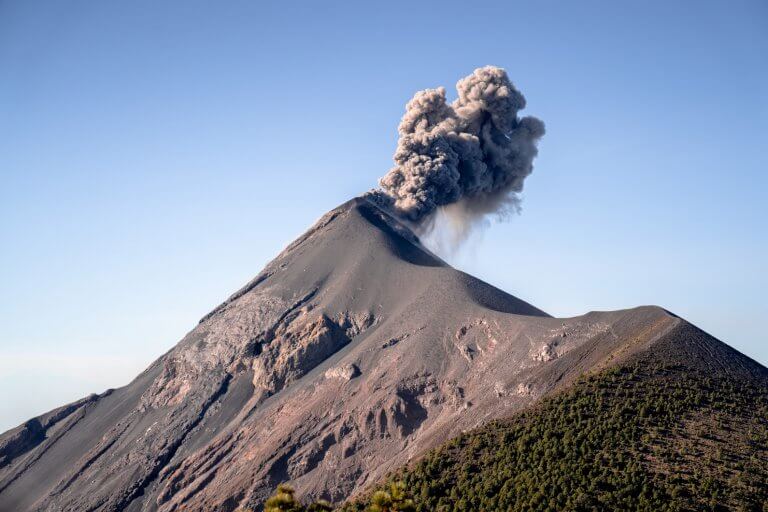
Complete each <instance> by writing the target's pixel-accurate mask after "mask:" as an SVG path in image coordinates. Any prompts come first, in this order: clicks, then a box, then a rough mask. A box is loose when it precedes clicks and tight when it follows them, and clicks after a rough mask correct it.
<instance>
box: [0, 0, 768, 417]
mask: <svg viewBox="0 0 768 512" xmlns="http://www.w3.org/2000/svg"><path fill="white" fill-rule="evenodd" d="M373 6H374V4H372V3H368V2H360V3H358V5H354V6H353V5H345V4H343V3H333V2H323V3H320V2H274V3H268V2H235V1H232V2H217V3H214V2H194V1H184V2H181V1H167V2H148V1H146V2H142V1H135V2H96V1H91V2H77V1H74V2H66V3H65V2H53V1H49V2H45V1H31V2H27V1H21V0H17V1H4V2H0V178H1V179H2V181H1V182H0V183H2V185H1V186H0V247H1V248H2V250H1V251H0V283H2V294H0V325H2V326H3V329H2V334H0V430H5V429H6V428H9V427H11V426H14V425H16V424H18V423H20V422H21V421H23V420H25V419H27V418H29V417H31V416H33V415H36V414H39V413H42V412H44V411H45V410H48V409H50V408H52V407H55V406H57V405H60V404H62V403H64V402H67V401H71V400H74V399H77V398H79V397H81V396H83V395H86V394H88V393H90V392H101V391H103V390H104V389H105V388H107V387H116V386H120V385H123V384H125V383H127V382H128V381H129V380H130V379H131V378H132V377H133V376H134V375H136V374H137V373H138V372H139V371H140V370H141V369H143V368H144V367H146V366H147V365H148V364H149V363H150V362H151V361H152V360H154V359H155V358H156V357H158V356H159V355H161V354H162V353H163V352H165V351H166V350H168V349H169V348H170V347H171V346H173V345H174V344H175V343H176V342H177V341H178V340H179V339H180V338H181V337H182V336H183V335H184V333H185V332H186V331H187V330H189V329H191V328H192V327H193V326H194V325H195V323H196V322H197V320H198V319H199V318H200V317H201V316H203V315H204V314H205V313H206V312H208V311H209V310H210V309H212V308H213V307H214V306H216V305H217V303H219V302H220V301H221V300H223V299H224V298H225V297H226V296H227V295H228V294H229V293H231V292H232V291H234V290H235V289H236V288H238V287H239V286H240V285H241V284H243V283H244V282H246V281H247V280H248V279H249V278H251V277H252V276H253V275H255V274H256V273H257V272H258V271H259V270H260V268H261V267H262V266H263V265H264V264H265V263H266V262H267V261H268V260H269V259H271V258H272V257H273V256H274V255H276V254H277V252H278V251H279V250H280V249H281V248H282V247H283V246H284V245H286V244H287V243H288V242H289V241H290V240H292V239H293V238H295V237H296V236H298V235H299V234H300V233H301V232H302V231H303V230H304V229H305V228H307V227H308V226H309V224H310V223H312V222H313V221H314V220H315V219H316V218H317V217H319V216H320V215H321V214H322V213H324V212H325V211H327V210H328V209H330V208H332V207H334V206H336V205H337V204H339V203H341V202H343V201H345V200H346V199H348V198H349V197H351V196H353V195H356V194H359V193H361V192H363V191H365V190H367V189H369V188H371V187H372V186H374V185H375V182H376V179H377V178H378V177H379V176H381V175H383V174H384V173H385V172H386V171H387V170H388V169H389V167H390V166H391V155H392V152H393V150H394V147H395V143H396V137H397V134H396V126H397V123H398V120H399V118H400V116H401V115H402V112H403V108H404V105H405V102H406V101H407V100H408V99H409V98H410V96H411V95H412V94H413V92H415V91H416V90H419V89H423V88H426V87H434V86H438V85H445V86H446V87H448V91H449V95H454V96H455V90H454V89H453V86H454V84H455V82H456V81H457V80H458V79H459V78H461V77H463V76H465V75H467V74H469V73H470V72H471V71H472V70H473V69H474V68H476V67H478V66H482V65H486V64H494V65H497V66H501V67H504V68H506V69H507V71H508V73H509V75H510V77H511V78H512V80H513V81H514V82H515V84H516V85H517V87H518V88H519V89H520V90H521V91H522V92H523V93H524V94H525V95H526V97H527V99H528V108H527V109H526V111H525V112H524V113H528V114H531V115H536V116H537V117H540V118H541V119H543V120H544V121H545V123H546V125H547V134H546V135H545V137H544V138H543V140H542V142H541V144H540V156H539V158H538V159H537V161H536V164H535V170H534V174H533V175H532V176H531V177H530V178H528V180H527V181H526V189H525V193H524V202H523V211H522V214H521V215H519V216H516V217H514V218H512V219H510V220H509V221H508V222H505V223H500V224H498V223H497V224H494V225H492V226H491V227H490V228H489V229H487V230H486V231H485V232H483V233H482V234H479V235H478V236H475V237H474V238H473V239H472V240H471V241H470V243H469V244H468V246H467V247H465V248H464V250H463V251H462V252H460V253H458V254H456V255H453V256H452V257H451V261H452V262H453V263H454V264H455V265H456V266H458V267H459V268H462V269H463V270H466V271H467V272H470V273H472V274H475V275H477V276H479V277H481V278H483V279H485V280H486V281H489V282H491V283H493V284H495V285H497V286H499V287H501V288H503V289H505V290H507V291H509V292H511V293H513V294H515V295H517V296H519V297H521V298H523V299H525V300H528V301H530V302H532V303H533V304H535V305H537V306H538V307H540V308H542V309H544V310H546V311H547V312H549V313H551V314H554V315H557V316H573V315H579V314H582V313H585V312H587V311H589V310H605V309H618V308H625V307H632V306H636V305H640V304H658V305H661V306H663V307H666V308H667V309H669V310H671V311H673V312H675V313H677V314H679V315H681V316H683V317H685V318H687V319H688V320H690V321H692V322H693V323H695V324H697V325H698V326H700V327H701V328H703V329H705V330H707V331H708V332H710V333H712V334H713V335H715V336H717V337H718V338H720V339H722V340H724V341H726V342H728V343H730V344H731V345H733V346H734V347H736V348H738V349H739V350H741V351H743V352H745V353H746V354H748V355H750V356H751V357H753V358H755V359H757V360H758V361H761V362H762V363H763V364H768V345H767V344H766V335H765V327H764V325H763V323H764V321H765V320H766V319H768V301H767V300H766V290H768V263H766V262H767V261H768V257H766V252H767V251H768V234H767V231H768V230H766V221H768V201H766V199H765V198H766V196H768V178H766V167H767V166H766V164H767V163H768V162H767V161H768V158H767V157H766V141H768V87H766V80H767V79H768V66H766V65H765V62H766V61H768V4H766V3H765V2H761V1H752V2H750V1H729V2H725V1H722V2H699V1H697V2H693V1H691V2H608V1H605V2H578V3H576V2H564V1H563V2H548V1H547V2H509V1H505V2H491V1H489V2H482V3H481V4H479V5H472V4H471V3H466V2H461V3H459V2H456V3H453V2H441V3H420V4H419V5H412V2H394V1H390V2H383V3H382V2H379V3H377V4H375V7H373Z"/></svg>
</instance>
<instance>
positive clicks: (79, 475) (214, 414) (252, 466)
mask: <svg viewBox="0 0 768 512" xmlns="http://www.w3.org/2000/svg"><path fill="white" fill-rule="evenodd" d="M644 354H645V355H648V354H653V355H654V357H656V358H657V359H660V360H664V361H667V362H669V363H674V364H679V365H685V367H686V368H688V370H687V371H689V372H691V373H692V374H701V373H706V374H707V375H715V374H719V373H722V374H726V375H729V376H731V377H733V378H736V379H741V380H743V381H745V382H756V383H758V385H759V386H765V382H766V378H767V375H768V371H767V370H766V369H765V368H764V367H762V366H761V365H759V364H758V363H756V362H754V361H752V360H751V359H749V358H747V357H746V356H743V355H742V354H740V353H738V352H736V351H735V350H733V349H731V348H729V347H728V346H727V345H725V344H723V343H721V342H719V341H717V340H715V339H714V338H712V337H710V336H708V335H707V334H705V333H703V332H702V331H700V330H698V329H697V328H695V327H693V326H692V325H691V324H689V323H687V322H686V321H684V320H682V319H680V318H678V317H676V316H675V315H673V314H670V313H669V312H667V311H665V310H663V309H661V308H658V307H652V306H645V307H639V308H636V309H631V310H624V311H613V312H590V313H588V314H586V315H583V316H580V317H575V318H553V317H551V316H549V315H547V314H546V313H544V312H543V311H541V310H539V309H537V308H536V307H534V306H532V305H530V304H528V303H526V302H524V301H522V300H519V299H517V298H515V297H513V296H511V295H509V294H507V293H505V292H503V291H501V290H499V289H497V288H494V287H493V286H491V285H489V284H486V283H484V282H482V281H480V280H478V279H475V278H473V277H472V276H469V275H467V274H465V273H463V272H460V271H458V270H455V269H453V268H451V267H450V266H449V265H447V264H446V263H445V262H443V261H442V260H441V259H439V258H438V257H437V256H435V255H434V254H432V253H431V252H430V251H429V250H427V249H425V248H424V247H423V246H422V245H421V243H420V242H419V239H418V238H417V237H416V236H415V235H414V234H413V233H412V232H411V230H410V229H409V228H408V227H406V226H405V225H404V224H403V223H402V222H400V221H399V220H398V219H396V218H395V217H394V216H392V215H390V214H389V213H388V212H387V211H385V210H383V209H381V208H380V207H379V206H377V205H376V204H375V203H374V202H371V201H370V200H368V199H366V198H357V199H354V200H352V201H349V202H347V203H345V204H343V205H341V206H340V207H338V208H336V209H334V210H332V211H331V212H329V213H327V214H326V215H324V216H323V217H322V218H321V219H320V220H319V221H318V222H317V223H316V224H315V225H314V226H313V227H312V228H311V229H310V230H309V231H307V232H306V233H305V234H303V235H302V236H301V237H299V238H298V239H297V240H296V241H294V242H293V243H292V244H290V245H289V246H288V247H287V248H286V249H285V250H284V251H283V252H282V253H281V254H280V255H279V256H278V257H277V258H275V259H274V260H273V261H272V262H271V263H269V264H268V265H267V266H266V268H265V269H264V270H263V271H262V272H261V273H260V274H258V276H256V277H255V278H254V279H253V280H252V281H251V282H249V283H248V284H247V285H245V286H244V287H243V288H242V289H240V290H239V291H237V292H236V293H234V294H233V295H232V296H231V297H230V298H229V299H227V300H226V301H225V302H224V303H223V304H221V305H220V306H218V307H217V308H215V309H214V310H213V311H212V312H211V313H209V314H208V315H207V316H205V317H204V318H203V319H202V320H201V321H200V323H199V324H198V325H197V326H195V327H194V329H192V330H191V331H190V332H189V333H188V334H187V335H186V336H185V337H184V338H183V339H182V340H181V341H180V342H179V343H178V344H177V345H176V346H175V347H174V348H173V349H172V350H170V351H169V352H168V353H166V354H165V355H163V356H162V357H160V358H159V359H158V360H157V361H155V362H154V363H153V364H152V365H150V367H149V368H147V369H146V370H145V371H144V372H143V373H142V374H140V375H139V376H138V377H136V379H135V380H134V381H133V382H131V383H130V384H129V385H127V386H125V387H123V388H119V389H115V390H108V391H107V392H105V393H102V394H100V395H91V396H89V397H87V398H84V399H83V400H80V401H78V402H75V403H72V404H69V405H66V406H63V407H61V408H59V409H56V410H53V411H51V412H49V413H47V414H44V415H42V416H39V417H37V418H33V419H31V420H29V421H27V422H26V423H24V424H22V425H20V426H19V427H17V428H15V429H13V430H11V431H9V432H7V433H5V434H3V435H2V436H0V510H2V511H25V510H40V511H85V510H89V511H96V510H98V511H166V512H169V511H175V510H222V511H232V510H234V509H236V508H237V507H238V506H246V507H250V508H254V509H258V508H259V507H260V506H261V504H262V503H263V501H264V499H265V498H267V497H268V496H269V495H270V494H271V493H272V492H273V491H274V489H275V488H276V486H277V485H278V484H279V483H281V482H290V483H291V484H292V485H294V486H295V488H296V490H297V493H298V494H299V495H301V496H305V497H310V498H324V499H328V500H330V501H333V502H342V501H344V500H346V499H348V498H350V497H355V496H360V495H361V493H364V492H365V490H366V488H367V487H369V486H371V485H375V484H376V483H377V482H378V481H380V480H381V479H382V478H384V477H385V475H386V474H387V473H388V472H390V471H394V470H397V469H398V468H400V467H402V466H403V465H405V464H407V463H408V462H409V461H411V460H416V459H418V458H419V457H420V456H422V455H423V454H424V453H425V452H427V451H428V450H430V449H432V448H434V447H437V446H439V445H441V444H442V443H443V442H445V441H446V440H448V439H451V438H452V437H455V436H456V435H459V434H461V433H462V432H465V431H468V430H470V429H473V428H476V427H479V426H481V425H484V424H486V423H488V422H489V421H491V420H495V419H499V418H505V417H509V416H513V415H515V414H516V413H518V412H519V411H524V410H530V407H531V406H532V405H533V404H535V403H538V402H540V401H542V399H544V398H546V397H548V396H550V395H552V394H553V393H557V392H558V391H560V390H565V389H567V388H569V386H572V385H573V383H574V382H575V381H576V380H577V379H578V378H579V376H581V375H583V374H585V373H590V374H595V373H599V372H601V371H604V370H607V369H610V368H614V367H617V366H619V365H621V364H623V362H626V361H631V360H634V359H637V358H638V357H642V356H643V355H644ZM756 453H757V452H756Z"/></svg>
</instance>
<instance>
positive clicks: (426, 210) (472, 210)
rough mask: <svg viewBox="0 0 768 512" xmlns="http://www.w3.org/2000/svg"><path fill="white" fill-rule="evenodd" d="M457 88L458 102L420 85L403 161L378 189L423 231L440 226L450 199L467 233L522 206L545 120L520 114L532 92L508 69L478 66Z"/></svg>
mask: <svg viewBox="0 0 768 512" xmlns="http://www.w3.org/2000/svg"><path fill="white" fill-rule="evenodd" d="M456 89H457V91H458V98H457V99H456V100H455V101H454V102H452V103H448V102H447V101H446V95H445V88H443V87H439V88H437V89H426V90H424V91H419V92H417V93H416V94H415V95H414V97H413V98H412V99H411V100H410V101H409V102H408V104H407V105H406V111H405V115H404V116H403V118H402V120H401V121H400V125H399V127H398V133H399V134H400V137H399V140H398V143H397V150H396V152H395V155H394V161H395V166H394V167H393V168H392V169H390V171H389V172H388V173H387V174H386V175H385V176H384V177H382V178H381V179H380V180H379V185H380V187H381V190H380V191H377V192H376V195H377V196H378V197H377V200H379V201H380V202H385V203H388V204H389V205H390V207H391V208H392V209H393V210H395V212H396V213H398V214H399V215H400V216H401V217H403V218H405V219H407V220H410V221H412V222H414V223H415V224H416V225H417V226H419V227H421V228H422V230H423V231H424V230H426V231H428V230H430V228H431V227H432V226H434V223H435V212H436V211H437V209H438V208H441V207H448V206H449V205H450V208H448V210H449V211H450V215H449V217H450V218H451V219H453V220H452V221H451V222H453V223H455V226H454V228H456V229H457V230H458V231H459V232H458V234H457V237H458V238H462V237H464V236H466V232H468V231H469V230H470V228H471V226H472V225H475V224H476V223H478V222H479V223H483V222H485V218H486V216H487V215H489V214H498V215H502V216H503V215H505V214H506V213H508V212H510V211H516V210H517V209H518V204H519V196H518V194H519V192H521V191H522V190H523V181H524V180H525V178H526V177H527V176H528V175H529V174H530V173H531V171H532V169H533V159H534V158H535V157H536V154H537V148H536V143H537V141H538V140H539V138H541V136H542V135H544V123H543V122H542V121H540V120H539V119H537V118H535V117H522V118H521V117H518V112H519V111H520V110H522V109H523V108H525V98H524V97H523V95H522V94H521V93H520V91H518V90H517V89H516V88H515V86H514V85H513V84H512V82H511V81H510V80H509V77H508V76H507V73H506V71H504V70H503V69H501V68H498V67H495V66H486V67H483V68H478V69H476V70H475V71H474V72H473V73H472V74H471V75H470V76H468V77H466V78H463V79H461V80H459V82H458V83H457V84H456ZM462 231H463V232H464V233H462Z"/></svg>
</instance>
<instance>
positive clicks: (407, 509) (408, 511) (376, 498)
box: [368, 482, 416, 512]
mask: <svg viewBox="0 0 768 512" xmlns="http://www.w3.org/2000/svg"><path fill="white" fill-rule="evenodd" d="M368 512H416V506H415V505H414V503H413V500H412V499H410V498H408V497H407V495H406V492H405V484H404V483H403V482H393V483H391V484H390V485H389V488H388V489H387V490H383V491H376V492H375V493H373V496H372V497H371V504H370V505H369V506H368Z"/></svg>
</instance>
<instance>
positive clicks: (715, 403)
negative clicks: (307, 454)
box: [338, 326, 768, 512]
mask: <svg viewBox="0 0 768 512" xmlns="http://www.w3.org/2000/svg"><path fill="white" fill-rule="evenodd" d="M706 341H707V336H706V335H705V334H704V333H702V332H701V331H698V330H697V329H695V328H693V327H691V326H683V327H681V328H678V329H675V330H674V331H672V332H670V333H669V335H667V336H665V337H664V338H663V339H662V340H660V342H659V343H658V344H657V345H656V346H655V347H654V350H653V351H650V352H647V353H644V354H642V355H641V356H640V357H633V358H632V360H631V361H628V362H625V363H624V364H621V365H617V366H614V367H611V368H610V369H608V370H604V371H601V372H598V373H594V374H591V375H588V376H584V377H582V378H580V379H579V380H578V381H577V382H576V383H575V384H574V385H573V386H571V387H570V388H568V389H566V390H564V391H562V392H560V393H556V394H555V395H554V396H552V397H549V398H547V399H545V400H543V401H542V403H540V404H539V405H537V406H534V407H532V408H530V409H528V410H527V411H525V412H523V413H521V414H519V415H517V416H515V417H512V418H510V419H506V420H502V421H494V422H491V423H490V424H488V425H486V426H484V427H481V428H479V429H476V430H473V431H471V432H468V433H466V434H463V435H461V436H458V437H457V438H455V439H453V440H451V441H450V442H448V443H446V444H445V445H443V446H442V447H440V448H438V449H435V450H433V451H430V452H429V453H428V454H427V455H426V456H425V457H423V458H421V459H420V460H419V461H418V462H415V463H413V464H411V465H409V466H408V467H407V468H405V469H403V470H400V471H398V472H396V474H394V475H392V476H390V477H389V479H388V481H387V482H386V483H384V484H381V485H379V486H377V489H381V490H383V491H384V492H386V491H387V490H388V489H390V486H391V485H392V483H399V484H401V485H402V491H401V492H402V494H403V495H404V496H403V499H404V500H405V499H410V500H411V501H412V502H413V505H414V506H413V510H418V511H438V510H439V511H467V512H469V511H477V510H485V511H528V510H531V511H534V510H541V511H553V510H559V511H590V510H623V511H648V512H651V511H691V512H693V511H701V510H712V511H729V510H734V511H758V512H760V511H765V510H768V371H766V369H765V368H762V367H760V366H759V365H757V364H752V363H751V362H750V361H748V360H747V359H746V358H741V360H739V359H740V358H739V356H738V354H735V353H732V352H729V351H728V350H715V352H713V353H712V356H714V360H715V361H717V363H716V364H711V365H710V364H707V363H706V359H704V358H701V357H699V358H696V359H691V358H690V355H691V353H690V351H689V350H682V351H681V350H679V349H680V348H681V346H682V345H685V344H694V345H697V344H700V343H702V342H703V343H706ZM710 348H713V347H710ZM720 348H722V347H720ZM702 363H704V364H702ZM371 494H372V491H370V492H369V493H366V495H365V496H364V497H362V498H359V500H358V501H356V502H352V503H350V504H347V505H345V506H343V507H340V508H339V509H338V510H340V511H341V512H352V511H361V510H367V509H368V506H369V505H370V502H371Z"/></svg>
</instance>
